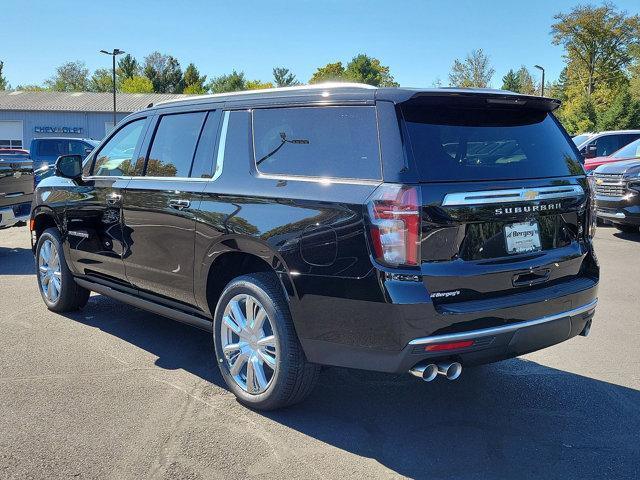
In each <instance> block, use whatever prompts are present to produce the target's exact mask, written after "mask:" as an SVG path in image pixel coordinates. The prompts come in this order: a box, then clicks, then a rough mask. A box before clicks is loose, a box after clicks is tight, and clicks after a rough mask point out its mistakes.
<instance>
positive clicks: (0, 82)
mask: <svg viewBox="0 0 640 480" xmlns="http://www.w3.org/2000/svg"><path fill="white" fill-rule="evenodd" d="M3 67H4V62H3V61H1V60H0V90H7V89H8V88H9V82H7V79H6V78H5V76H4V75H3V74H2V68H3Z"/></svg>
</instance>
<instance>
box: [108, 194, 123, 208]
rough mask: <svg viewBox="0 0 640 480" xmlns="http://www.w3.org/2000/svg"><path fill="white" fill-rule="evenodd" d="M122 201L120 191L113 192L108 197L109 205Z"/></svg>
mask: <svg viewBox="0 0 640 480" xmlns="http://www.w3.org/2000/svg"><path fill="white" fill-rule="evenodd" d="M121 201H122V195H120V194H118V193H111V194H109V196H108V197H107V205H119V204H120V202H121Z"/></svg>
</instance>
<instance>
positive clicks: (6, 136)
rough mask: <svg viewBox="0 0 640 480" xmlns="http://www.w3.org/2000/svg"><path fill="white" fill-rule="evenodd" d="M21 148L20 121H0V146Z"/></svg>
mask: <svg viewBox="0 0 640 480" xmlns="http://www.w3.org/2000/svg"><path fill="white" fill-rule="evenodd" d="M6 147H12V148H22V122H14V121H11V122H9V121H5V120H2V121H0V148H6Z"/></svg>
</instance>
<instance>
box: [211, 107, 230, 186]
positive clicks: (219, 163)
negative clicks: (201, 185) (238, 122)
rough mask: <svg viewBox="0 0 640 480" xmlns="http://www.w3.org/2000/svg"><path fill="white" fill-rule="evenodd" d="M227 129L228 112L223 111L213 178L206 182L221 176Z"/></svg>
mask: <svg viewBox="0 0 640 480" xmlns="http://www.w3.org/2000/svg"><path fill="white" fill-rule="evenodd" d="M228 129H229V110H225V111H224V112H223V116H222V129H221V130H220V138H219V140H218V145H217V146H218V151H217V154H216V165H215V169H214V171H213V177H211V178H207V179H206V180H210V181H212V182H213V181H215V180H217V179H218V177H220V175H222V167H223V166H224V156H225V153H226V149H227V130H228Z"/></svg>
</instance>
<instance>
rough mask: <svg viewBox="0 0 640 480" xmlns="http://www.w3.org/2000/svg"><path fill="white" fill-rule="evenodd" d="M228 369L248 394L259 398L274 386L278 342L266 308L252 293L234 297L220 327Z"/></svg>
mask: <svg viewBox="0 0 640 480" xmlns="http://www.w3.org/2000/svg"><path fill="white" fill-rule="evenodd" d="M220 339H221V343H222V351H223V352H224V357H225V360H226V362H225V363H226V365H225V367H226V368H227V370H228V372H229V374H230V375H231V377H232V378H233V380H234V381H235V382H236V383H237V384H238V386H239V387H240V388H242V389H243V390H244V391H246V392H248V393H251V394H254V395H257V394H259V393H263V392H264V391H266V390H267V388H268V387H269V385H270V384H271V380H272V379H273V377H274V375H275V372H276V369H277V359H278V339H277V336H276V332H275V330H274V328H273V324H272V323H271V320H270V319H269V316H268V315H267V312H266V310H265V308H264V307H263V306H262V304H261V303H260V302H259V301H258V299H257V298H255V297H253V296H252V295H249V294H240V295H236V296H235V297H233V298H232V299H231V300H230V301H229V303H228V304H227V306H226V307H225V309H224V314H223V317H222V322H221V325H220Z"/></svg>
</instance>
